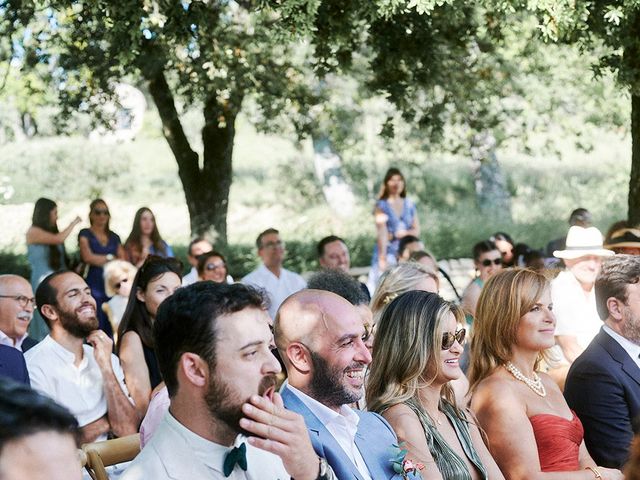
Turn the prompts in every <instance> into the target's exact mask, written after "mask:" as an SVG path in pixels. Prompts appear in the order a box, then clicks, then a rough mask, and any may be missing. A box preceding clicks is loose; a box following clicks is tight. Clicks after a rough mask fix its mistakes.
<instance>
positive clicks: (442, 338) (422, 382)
mask: <svg viewBox="0 0 640 480" xmlns="http://www.w3.org/2000/svg"><path fill="white" fill-rule="evenodd" d="M463 319H464V318H463V314H462V310H460V307H457V306H456V305H454V304H452V303H450V302H447V301H445V300H443V299H442V298H441V297H439V296H438V295H437V294H436V293H430V292H424V291H417V290H413V291H409V292H406V293H403V294H401V295H400V296H398V297H397V298H395V299H394V300H392V301H391V303H389V304H388V305H387V306H386V307H385V308H384V310H383V311H382V315H381V317H380V320H379V322H378V325H377V333H376V336H375V339H374V341H373V350H374V352H375V353H374V355H373V362H372V363H371V371H370V374H369V382H368V384H367V390H366V396H367V407H368V408H369V410H370V411H373V412H376V413H379V414H381V415H382V416H383V417H384V418H385V419H386V420H387V421H388V422H389V424H390V425H391V427H392V428H393V430H394V431H395V432H396V434H397V436H398V441H399V442H404V444H405V448H406V450H407V454H406V459H408V460H412V461H413V462H420V463H422V464H424V465H425V468H424V470H423V471H422V472H420V473H421V475H422V478H424V479H425V480H436V479H437V480H443V479H444V480H475V479H482V480H488V479H489V478H490V479H492V480H494V479H495V480H500V479H504V477H503V476H502V474H501V473H500V469H499V468H498V466H497V465H496V463H495V461H494V460H493V458H492V457H491V455H490V454H489V452H488V450H487V447H486V446H485V444H484V442H483V441H482V437H481V435H480V431H479V430H478V427H477V425H476V424H475V422H474V421H473V417H472V415H471V414H470V413H469V412H468V411H466V409H462V408H460V407H459V406H458V405H457V404H456V401H455V398H454V394H453V391H452V388H451V382H452V381H453V380H456V379H458V378H460V377H461V376H462V371H461V370H460V366H459V363H458V362H459V359H460V355H461V353H462V344H463V343H464V338H465V329H464V328H460V324H461V322H463Z"/></svg>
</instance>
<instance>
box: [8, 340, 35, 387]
mask: <svg viewBox="0 0 640 480" xmlns="http://www.w3.org/2000/svg"><path fill="white" fill-rule="evenodd" d="M0 377H8V378H11V379H13V380H15V381H17V382H20V383H26V384H27V385H31V382H29V372H27V365H26V363H25V362H24V355H23V354H22V352H21V351H20V350H18V349H17V348H13V347H8V346H7V345H0Z"/></svg>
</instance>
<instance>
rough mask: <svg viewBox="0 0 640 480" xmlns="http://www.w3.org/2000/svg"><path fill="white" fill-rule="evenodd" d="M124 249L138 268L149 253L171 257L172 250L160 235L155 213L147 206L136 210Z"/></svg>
mask: <svg viewBox="0 0 640 480" xmlns="http://www.w3.org/2000/svg"><path fill="white" fill-rule="evenodd" d="M124 249H125V251H126V252H127V256H128V257H129V261H130V262H131V263H133V264H134V265H135V266H136V267H138V268H140V267H141V266H142V264H143V263H144V261H145V259H146V258H147V256H148V255H149V254H151V255H157V256H159V257H163V258H168V257H173V250H171V247H170V246H169V245H168V244H167V242H165V241H164V240H163V239H162V237H161V236H160V232H159V231H158V225H157V224H156V217H155V215H154V214H153V212H152V211H151V210H150V209H149V208H147V207H142V208H140V209H138V211H137V212H136V215H135V217H134V219H133V227H132V228H131V233H130V234H129V238H127V241H126V242H125V243H124Z"/></svg>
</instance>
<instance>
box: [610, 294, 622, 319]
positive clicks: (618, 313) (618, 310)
mask: <svg viewBox="0 0 640 480" xmlns="http://www.w3.org/2000/svg"><path fill="white" fill-rule="evenodd" d="M623 309H624V304H623V303H622V302H621V301H620V300H618V299H617V298H615V297H609V298H607V310H608V311H609V317H611V318H612V319H613V320H614V321H615V322H621V321H622V319H623V318H624V311H623Z"/></svg>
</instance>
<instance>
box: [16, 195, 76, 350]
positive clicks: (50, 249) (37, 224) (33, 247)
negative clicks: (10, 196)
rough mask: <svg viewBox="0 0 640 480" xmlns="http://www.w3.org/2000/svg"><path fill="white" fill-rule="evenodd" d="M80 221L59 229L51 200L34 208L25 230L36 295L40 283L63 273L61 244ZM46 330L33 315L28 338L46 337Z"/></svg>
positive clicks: (38, 318)
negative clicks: (59, 271)
mask: <svg viewBox="0 0 640 480" xmlns="http://www.w3.org/2000/svg"><path fill="white" fill-rule="evenodd" d="M81 221H82V220H81V219H80V217H78V216H76V218H74V219H73V220H72V221H71V223H69V225H67V227H66V228H65V229H64V230H62V231H59V230H58V206H57V205H56V202H54V201H53V200H49V199H48V198H39V199H38V200H37V201H36V204H35V206H34V207H33V216H32V217H31V226H30V227H29V229H28V230H27V257H28V258H29V263H30V264H31V287H32V288H33V291H34V292H35V291H36V289H37V288H38V285H39V284H40V281H41V280H42V279H43V278H44V277H46V276H47V275H49V274H50V273H52V272H55V271H56V270H66V269H67V267H68V265H67V258H66V257H67V256H66V253H65V250H64V241H65V240H66V239H67V237H68V236H69V235H70V234H71V231H72V230H73V229H74V227H75V226H76V225H78V223H80V222H81ZM47 332H48V329H47V327H46V325H45V324H44V321H43V320H42V318H40V315H39V314H37V313H36V312H34V318H33V320H32V321H31V324H30V325H29V335H30V336H31V337H33V338H35V339H36V340H41V339H42V338H44V337H45V336H46V334H47Z"/></svg>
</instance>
